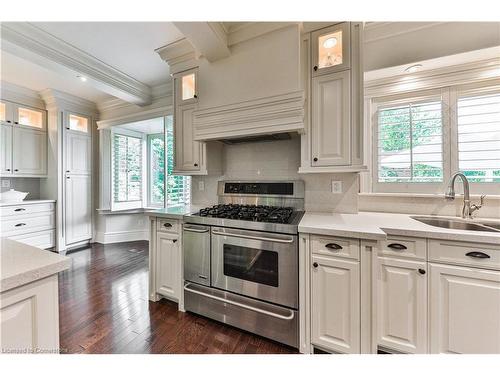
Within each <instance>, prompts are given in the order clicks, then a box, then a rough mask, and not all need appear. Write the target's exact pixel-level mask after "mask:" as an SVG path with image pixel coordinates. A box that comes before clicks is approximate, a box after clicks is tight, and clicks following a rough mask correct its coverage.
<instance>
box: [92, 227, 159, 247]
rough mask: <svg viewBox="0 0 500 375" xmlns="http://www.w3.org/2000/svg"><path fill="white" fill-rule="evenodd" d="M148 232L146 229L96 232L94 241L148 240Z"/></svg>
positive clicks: (108, 242) (106, 242)
mask: <svg viewBox="0 0 500 375" xmlns="http://www.w3.org/2000/svg"><path fill="white" fill-rule="evenodd" d="M148 240H149V232H148V231H147V230H127V231H120V232H97V233H96V236H95V242H98V243H102V244H110V243H117V242H128V241H148Z"/></svg>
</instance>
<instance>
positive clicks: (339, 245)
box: [311, 236, 360, 260]
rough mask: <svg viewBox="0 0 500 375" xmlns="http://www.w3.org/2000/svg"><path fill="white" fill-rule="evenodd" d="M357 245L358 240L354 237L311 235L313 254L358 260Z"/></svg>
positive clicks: (358, 245)
mask: <svg viewBox="0 0 500 375" xmlns="http://www.w3.org/2000/svg"><path fill="white" fill-rule="evenodd" d="M359 247H360V243H359V240H357V239H354V238H343V237H323V236H311V249H312V253H313V254H320V255H330V256H332V255H333V256H337V257H342V258H351V259H356V260H359Z"/></svg>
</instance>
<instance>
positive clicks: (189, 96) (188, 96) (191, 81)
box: [175, 68, 198, 105]
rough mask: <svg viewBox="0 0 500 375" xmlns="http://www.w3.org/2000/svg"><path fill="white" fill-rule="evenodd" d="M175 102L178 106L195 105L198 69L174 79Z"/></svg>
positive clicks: (188, 71) (180, 74) (183, 73)
mask: <svg viewBox="0 0 500 375" xmlns="http://www.w3.org/2000/svg"><path fill="white" fill-rule="evenodd" d="M175 84H176V90H175V91H176V94H177V97H176V100H177V103H178V104H179V105H183V104H189V103H195V102H197V99H198V69H197V68H195V69H190V70H187V71H185V72H182V73H179V74H178V75H176V77H175Z"/></svg>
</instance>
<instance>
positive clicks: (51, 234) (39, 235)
mask: <svg viewBox="0 0 500 375" xmlns="http://www.w3.org/2000/svg"><path fill="white" fill-rule="evenodd" d="M9 238H10V239H11V240H16V241H19V242H22V243H25V244H28V245H32V246H36V247H39V248H41V249H48V248H50V247H54V246H55V244H56V231H55V230H54V229H51V230H44V231H41V232H35V233H26V234H21V235H18V236H10V237H9Z"/></svg>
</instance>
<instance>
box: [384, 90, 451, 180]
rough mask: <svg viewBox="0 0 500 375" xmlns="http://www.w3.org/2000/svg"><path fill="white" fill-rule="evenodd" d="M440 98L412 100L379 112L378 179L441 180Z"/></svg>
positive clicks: (441, 136) (441, 132)
mask: <svg viewBox="0 0 500 375" xmlns="http://www.w3.org/2000/svg"><path fill="white" fill-rule="evenodd" d="M441 112H442V110H441V101H440V100H433V101H423V102H410V103H406V104H400V105H395V106H389V107H386V108H381V109H379V111H378V119H377V123H378V129H377V134H378V137H377V147H378V152H377V154H378V182H385V183H390V182H426V183H432V182H442V181H443V131H442V128H443V123H442V115H441Z"/></svg>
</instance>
